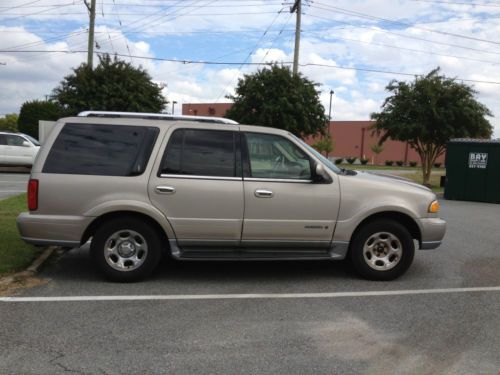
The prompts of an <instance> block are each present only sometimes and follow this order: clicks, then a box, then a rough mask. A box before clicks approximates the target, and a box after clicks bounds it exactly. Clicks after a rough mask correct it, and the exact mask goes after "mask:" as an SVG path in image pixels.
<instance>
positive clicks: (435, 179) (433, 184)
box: [401, 170, 445, 193]
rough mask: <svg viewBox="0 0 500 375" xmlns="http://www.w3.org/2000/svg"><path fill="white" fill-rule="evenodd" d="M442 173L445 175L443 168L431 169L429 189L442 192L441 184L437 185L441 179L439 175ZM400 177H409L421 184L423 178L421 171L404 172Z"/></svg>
mask: <svg viewBox="0 0 500 375" xmlns="http://www.w3.org/2000/svg"><path fill="white" fill-rule="evenodd" d="M444 175H445V171H444V170H438V171H434V170H433V171H432V174H431V179H430V181H429V183H430V186H429V187H430V188H431V190H432V191H433V192H435V193H442V192H443V188H442V187H441V186H439V183H440V180H441V176H444ZM401 177H405V178H409V179H410V180H413V181H415V182H416V183H419V184H422V180H423V177H422V172H421V171H419V172H415V173H408V174H404V175H402V176H401Z"/></svg>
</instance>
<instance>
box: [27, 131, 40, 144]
mask: <svg viewBox="0 0 500 375" xmlns="http://www.w3.org/2000/svg"><path fill="white" fill-rule="evenodd" d="M23 136H24V137H25V138H28V139H29V140H30V141H31V143H33V144H34V145H35V146H40V142H38V141H37V140H36V139H35V138H33V137H32V136H30V135H28V134H23Z"/></svg>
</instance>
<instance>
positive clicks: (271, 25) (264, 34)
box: [215, 7, 285, 103]
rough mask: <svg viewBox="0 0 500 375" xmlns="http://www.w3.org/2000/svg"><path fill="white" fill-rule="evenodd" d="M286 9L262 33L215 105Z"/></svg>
mask: <svg viewBox="0 0 500 375" xmlns="http://www.w3.org/2000/svg"><path fill="white" fill-rule="evenodd" d="M284 9H285V8H284V7H283V8H281V9H280V11H279V12H278V14H277V15H276V17H274V19H273V20H272V22H271V23H270V24H269V26H267V28H266V29H265V30H264V32H263V33H262V35H261V37H260V38H259V40H257V42H256V43H255V44H254V46H253V47H252V48H251V49H250V52H249V53H248V55H247V57H246V58H245V60H243V63H242V64H241V65H240V66H239V68H238V72H237V73H236V74H235V75H234V76H233V77H232V78H231V80H230V81H229V82H228V84H227V85H226V86H225V87H224V89H222V91H221V92H220V93H219V95H218V96H217V99H215V103H217V102H219V99H220V97H221V96H222V95H224V92H226V91H227V88H228V87H229V86H230V85H231V84H232V82H233V81H234V79H235V77H237V76H238V74H239V73H240V72H241V69H242V68H243V66H245V65H246V63H247V61H248V59H249V58H250V57H251V56H252V53H253V51H254V50H255V48H256V47H257V46H258V45H259V44H260V42H261V41H262V40H263V39H264V37H265V36H266V35H267V32H268V30H269V29H270V28H271V27H273V25H274V23H275V22H276V20H277V19H278V17H279V16H280V14H281V13H282V12H283V10H284Z"/></svg>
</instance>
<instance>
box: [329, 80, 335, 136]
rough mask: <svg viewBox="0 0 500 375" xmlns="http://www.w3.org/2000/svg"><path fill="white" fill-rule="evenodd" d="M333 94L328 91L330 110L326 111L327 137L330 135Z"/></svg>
mask: <svg viewBox="0 0 500 375" xmlns="http://www.w3.org/2000/svg"><path fill="white" fill-rule="evenodd" d="M333 94H335V91H333V90H330V108H329V109H328V135H331V134H330V133H331V131H330V126H331V124H332V96H333Z"/></svg>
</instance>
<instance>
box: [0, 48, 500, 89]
mask: <svg viewBox="0 0 500 375" xmlns="http://www.w3.org/2000/svg"><path fill="white" fill-rule="evenodd" d="M0 53H67V54H74V53H87V51H86V50H39V51H33V50H25V51H5V50H0ZM96 54H98V55H104V54H106V53H105V52H96ZM116 56H119V57H128V55H125V54H120V53H116ZM132 57H133V58H135V59H144V60H153V61H169V62H175V63H179V64H185V65H187V64H202V65H228V66H231V65H248V66H269V65H272V64H273V63H272V62H267V63H266V62H263V63H260V62H248V61H246V62H245V61H243V62H241V61H240V62H238V61H210V60H187V59H186V60H181V59H169V58H162V57H150V56H140V55H132ZM281 64H283V65H291V64H293V62H292V61H282V62H281ZM299 66H302V67H306V66H316V67H323V68H332V69H347V70H357V71H362V72H368V73H380V74H390V75H400V76H407V77H416V76H422V75H424V74H421V73H407V72H397V71H390V70H380V69H371V68H361V67H354V66H344V65H330V64H318V63H302V64H299ZM455 80H457V81H463V82H472V83H485V84H494V85H500V81H487V80H477V79H467V78H460V77H455Z"/></svg>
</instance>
